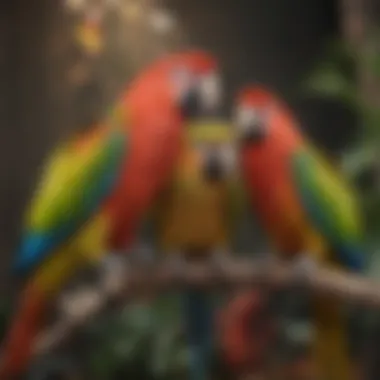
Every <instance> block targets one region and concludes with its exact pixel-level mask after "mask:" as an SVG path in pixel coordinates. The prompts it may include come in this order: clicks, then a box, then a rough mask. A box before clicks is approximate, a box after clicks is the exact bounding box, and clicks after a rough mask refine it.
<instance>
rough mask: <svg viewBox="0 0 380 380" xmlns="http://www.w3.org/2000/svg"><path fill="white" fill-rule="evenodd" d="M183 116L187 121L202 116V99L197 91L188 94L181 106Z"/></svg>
mask: <svg viewBox="0 0 380 380" xmlns="http://www.w3.org/2000/svg"><path fill="white" fill-rule="evenodd" d="M180 108H181V114H182V116H183V117H184V118H185V119H195V118H197V117H199V116H200V113H201V104H200V97H199V95H198V93H197V91H196V90H195V89H193V90H191V91H190V92H188V93H187V94H186V95H185V96H184V97H183V99H182V100H181V104H180Z"/></svg>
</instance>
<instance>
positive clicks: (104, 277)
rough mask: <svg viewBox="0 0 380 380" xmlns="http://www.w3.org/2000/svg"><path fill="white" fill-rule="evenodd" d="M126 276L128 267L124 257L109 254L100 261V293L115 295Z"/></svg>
mask: <svg viewBox="0 0 380 380" xmlns="http://www.w3.org/2000/svg"><path fill="white" fill-rule="evenodd" d="M126 276H128V265H127V263H126V260H125V257H124V256H122V255H120V254H117V253H110V254H109V255H108V256H107V257H105V259H104V260H103V261H102V271H101V280H100V282H101V284H100V289H101V291H103V292H105V293H106V294H115V293H117V292H118V291H119V290H120V289H121V288H122V285H123V283H125V278H126Z"/></svg>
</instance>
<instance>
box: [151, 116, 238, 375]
mask: <svg viewBox="0 0 380 380" xmlns="http://www.w3.org/2000/svg"><path fill="white" fill-rule="evenodd" d="M238 178H239V177H238V175H237V173H236V171H235V170H234V145H233V133H232V129H231V127H230V125H229V123H227V122H224V121H219V120H212V119H201V120H196V121H194V122H192V123H190V124H189V125H188V126H187V138H186V143H185V147H184V150H183V153H182V156H181V158H180V161H179V164H178V166H177V170H176V174H175V176H174V178H173V181H172V182H171V183H170V185H169V186H168V187H167V188H166V189H165V190H164V192H163V193H162V194H161V196H160V198H159V200H158V204H157V207H156V209H155V212H154V219H153V220H154V225H155V227H156V228H155V232H156V237H157V242H158V245H159V247H160V249H161V250H162V251H163V252H167V253H168V254H170V255H178V257H180V258H181V259H184V260H194V261H197V260H210V259H212V258H213V257H215V255H217V254H218V253H225V252H228V251H229V249H230V244H231V239H232V237H233V233H234V227H235V226H236V222H237V220H238V218H239V215H240V212H241V211H242V204H243V202H242V200H243V199H244V198H243V196H242V193H241V191H242V187H240V186H239V179H238ZM182 308H183V318H184V322H185V328H186V334H187V339H188V344H189V347H190V354H191V362H190V379H192V380H204V379H208V378H209V377H210V360H211V357H212V356H211V354H212V353H213V344H214V340H215V337H214V326H215V321H214V319H215V317H214V313H213V309H214V307H213V299H212V297H210V294H208V293H207V292H206V291H204V290H197V289H191V290H188V291H186V292H185V294H183V296H182Z"/></svg>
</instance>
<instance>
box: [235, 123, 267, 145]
mask: <svg viewBox="0 0 380 380" xmlns="http://www.w3.org/2000/svg"><path fill="white" fill-rule="evenodd" d="M264 137H265V128H264V127H263V126H262V125H261V124H260V123H255V124H252V125H250V126H249V127H247V128H246V129H245V130H243V131H242V132H241V134H240V141H241V142H243V143H247V144H259V143H261V142H262V141H263V140H264Z"/></svg>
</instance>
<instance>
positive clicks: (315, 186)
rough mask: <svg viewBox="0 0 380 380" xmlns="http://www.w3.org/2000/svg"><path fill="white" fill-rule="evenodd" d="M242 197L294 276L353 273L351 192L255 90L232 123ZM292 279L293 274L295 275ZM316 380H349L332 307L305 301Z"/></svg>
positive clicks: (358, 231)
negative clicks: (291, 264)
mask: <svg viewBox="0 0 380 380" xmlns="http://www.w3.org/2000/svg"><path fill="white" fill-rule="evenodd" d="M235 125H236V127H237V131H238V135H239V140H240V146H241V149H240V159H241V168H242V175H243V177H244V181H245V183H246V188H247V190H248V197H249V198H250V200H251V203H252V206H253V208H254V210H255V211H256V212H257V214H258V216H259V218H260V219H261V221H262V223H263V226H264V227H265V228H266V230H267V232H268V235H269V238H270V239H271V241H272V242H273V244H274V246H275V249H276V252H277V253H278V255H279V256H280V257H281V258H283V259H295V264H296V265H295V268H297V270H298V271H299V270H300V269H302V268H301V266H300V265H299V264H301V263H303V264H307V265H308V266H307V267H305V265H303V270H306V269H307V268H309V269H312V268H316V265H317V264H322V265H326V266H331V267H337V268H338V267H339V268H340V269H343V268H346V269H348V270H351V271H361V270H363V268H364V263H365V255H364V250H363V246H364V244H363V231H362V227H363V226H362V222H361V217H360V212H359V210H358V207H357V204H356V199H355V196H354V194H353V191H352V190H351V189H350V188H349V186H348V184H347V183H345V181H344V179H343V178H341V177H340V176H339V174H338V173H337V172H336V171H335V170H334V168H333V167H332V166H331V165H329V164H328V163H327V160H325V159H324V158H323V157H322V155H321V154H320V153H319V152H317V150H316V149H315V148H314V147H313V146H312V144H311V143H309V142H308V141H307V139H306V138H305V136H303V134H302V133H301V131H300V130H299V128H298V125H297V122H296V120H295V118H294V116H293V115H292V113H291V112H290V110H289V109H288V107H286V105H285V104H284V103H283V102H282V101H281V100H280V99H279V98H277V97H276V96H275V95H273V94H272V93H270V92H269V91H267V90H265V89H262V88H260V87H254V86H252V87H248V88H246V89H244V90H242V91H241V93H240V94H239V96H238V98H237V101H236V120H235ZM298 273H300V272H298ZM313 306H314V315H315V323H316V333H317V337H316V341H315V353H316V359H317V361H318V365H319V368H320V370H321V371H322V376H323V377H324V378H325V379H328V380H335V379H342V380H343V379H344V380H347V379H349V375H350V374H349V365H348V360H349V358H348V356H347V355H348V354H347V352H346V351H347V344H346V342H345V340H346V335H347V334H346V330H345V328H344V320H343V318H342V314H341V310H340V306H341V305H340V304H339V302H336V301H335V300H331V299H327V298H325V297H322V298H321V297H313Z"/></svg>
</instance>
